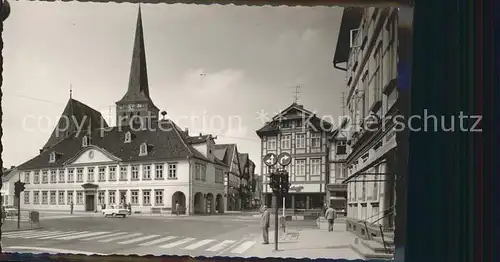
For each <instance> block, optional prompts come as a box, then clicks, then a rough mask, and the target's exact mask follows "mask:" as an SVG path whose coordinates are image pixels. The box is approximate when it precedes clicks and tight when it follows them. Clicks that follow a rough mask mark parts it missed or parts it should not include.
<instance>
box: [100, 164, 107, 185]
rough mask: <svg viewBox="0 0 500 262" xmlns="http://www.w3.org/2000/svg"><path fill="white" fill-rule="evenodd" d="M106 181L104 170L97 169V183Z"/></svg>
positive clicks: (103, 168) (101, 168) (102, 168)
mask: <svg viewBox="0 0 500 262" xmlns="http://www.w3.org/2000/svg"><path fill="white" fill-rule="evenodd" d="M103 181H106V168H105V167H103V166H101V167H99V182H103Z"/></svg>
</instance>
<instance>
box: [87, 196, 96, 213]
mask: <svg viewBox="0 0 500 262" xmlns="http://www.w3.org/2000/svg"><path fill="white" fill-rule="evenodd" d="M85 211H95V196H94V195H89V194H87V195H85Z"/></svg>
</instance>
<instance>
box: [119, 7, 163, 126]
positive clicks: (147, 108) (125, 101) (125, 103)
mask: <svg viewBox="0 0 500 262" xmlns="http://www.w3.org/2000/svg"><path fill="white" fill-rule="evenodd" d="M116 105H117V116H116V117H117V122H116V123H117V125H122V124H124V122H123V121H124V120H126V121H128V120H127V119H130V117H132V116H134V115H137V116H147V115H148V114H149V115H152V116H153V117H158V116H157V115H158V111H159V110H158V108H157V107H156V106H155V105H154V103H153V101H152V100H151V97H150V96H149V83H148V71H147V65H146V49H145V47H144V31H143V28H142V15H141V7H140V6H139V11H138V14H137V24H136V29H135V39H134V47H133V50H132V63H131V65H130V76H129V82H128V89H127V93H125V95H124V96H123V98H122V99H121V100H120V101H118V102H116ZM120 118H122V119H120ZM125 118H127V119H125Z"/></svg>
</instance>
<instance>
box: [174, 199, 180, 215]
mask: <svg viewBox="0 0 500 262" xmlns="http://www.w3.org/2000/svg"><path fill="white" fill-rule="evenodd" d="M180 208H181V204H180V203H179V201H177V202H175V213H176V214H177V215H179V209H180Z"/></svg>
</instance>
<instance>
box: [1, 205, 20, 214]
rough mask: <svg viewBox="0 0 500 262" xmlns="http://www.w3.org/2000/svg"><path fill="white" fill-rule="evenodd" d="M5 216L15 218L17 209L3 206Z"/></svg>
mask: <svg viewBox="0 0 500 262" xmlns="http://www.w3.org/2000/svg"><path fill="white" fill-rule="evenodd" d="M4 210H5V214H6V216H8V217H9V216H10V217H15V216H17V214H18V213H17V208H16V207H14V206H10V205H6V206H4Z"/></svg>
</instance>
